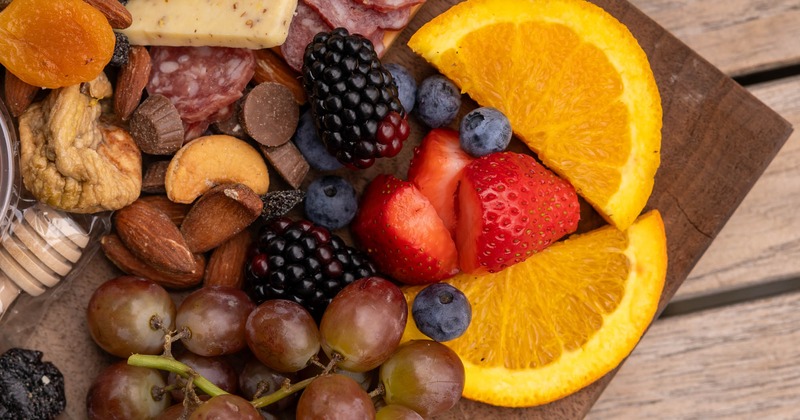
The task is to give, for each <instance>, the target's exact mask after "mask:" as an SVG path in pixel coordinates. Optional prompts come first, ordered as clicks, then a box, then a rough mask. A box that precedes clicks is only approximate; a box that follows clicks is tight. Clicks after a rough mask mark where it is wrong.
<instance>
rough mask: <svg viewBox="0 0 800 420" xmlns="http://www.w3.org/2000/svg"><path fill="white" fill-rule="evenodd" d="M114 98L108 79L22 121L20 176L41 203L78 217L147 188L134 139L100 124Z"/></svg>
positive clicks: (37, 106)
mask: <svg viewBox="0 0 800 420" xmlns="http://www.w3.org/2000/svg"><path fill="white" fill-rule="evenodd" d="M14 4H16V2H15V3H14ZM109 96H111V83H110V82H109V81H108V79H106V77H105V75H104V74H102V73H101V74H100V76H98V78H97V79H95V80H93V81H91V82H89V83H82V84H78V85H72V86H68V87H65V88H61V89H57V90H54V91H52V92H51V93H50V95H49V96H48V97H47V98H46V99H45V100H44V101H42V102H37V103H34V104H33V105H31V106H29V107H28V110H27V111H25V113H23V114H22V116H20V118H19V138H20V172H21V173H22V180H23V181H24V183H25V187H26V188H27V189H28V191H30V192H31V193H32V194H33V195H34V196H35V197H36V198H37V199H38V200H39V201H40V202H43V203H46V204H48V205H50V206H51V207H55V208H57V209H61V210H66V211H69V212H74V213H94V212H98V211H104V210H116V209H119V208H122V207H124V206H126V205H128V204H130V203H131V202H132V201H133V200H135V199H136V198H137V197H138V196H139V193H140V191H141V188H142V156H141V152H140V151H139V148H138V147H137V146H136V142H134V141H133V139H132V138H131V136H130V134H128V132H127V131H126V130H124V129H122V128H120V127H115V126H110V125H107V124H106V123H104V122H102V121H100V114H101V112H102V105H101V103H100V100H101V99H103V98H106V97H109Z"/></svg>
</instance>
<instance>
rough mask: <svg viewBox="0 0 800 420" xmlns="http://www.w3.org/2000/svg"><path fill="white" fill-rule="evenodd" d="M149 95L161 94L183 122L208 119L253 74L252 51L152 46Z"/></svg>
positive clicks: (230, 100)
mask: <svg viewBox="0 0 800 420" xmlns="http://www.w3.org/2000/svg"><path fill="white" fill-rule="evenodd" d="M150 56H151V60H152V66H153V70H152V72H151V74H150V81H149V83H148V84H147V92H148V93H149V94H150V95H154V94H161V95H164V96H166V97H167V98H169V100H170V101H171V102H172V103H173V104H174V105H175V108H177V109H178V113H180V115H181V119H182V120H183V122H184V123H187V124H188V123H196V122H202V121H205V120H207V119H208V118H209V117H210V116H211V115H213V114H214V113H216V112H217V111H219V110H220V109H222V108H224V107H225V106H227V105H229V104H231V103H233V102H234V101H236V100H237V99H239V98H240V97H241V96H242V90H243V89H244V88H245V87H246V86H247V83H248V82H249V81H250V79H252V78H253V73H255V67H256V61H255V56H254V54H253V52H252V51H251V50H247V49H242V48H222V47H151V49H150Z"/></svg>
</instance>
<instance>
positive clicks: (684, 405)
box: [587, 293, 800, 420]
mask: <svg viewBox="0 0 800 420" xmlns="http://www.w3.org/2000/svg"><path fill="white" fill-rule="evenodd" d="M797 343H800V293H793V294H786V295H781V296H779V297H775V298H771V299H765V300H758V301H753V302H748V303H744V304H740V305H734V306H728V307H723V308H720V309H716V310H710V311H706V312H699V313H696V314H692V315H687V316H680V317H674V318H667V319H664V320H661V321H658V322H657V323H655V324H654V325H653V326H652V327H651V329H650V331H649V332H648V333H647V337H646V339H645V340H644V341H642V342H641V343H640V344H639V347H637V349H636V350H635V351H634V353H633V355H632V356H631V357H630V358H629V359H628V360H627V361H626V362H625V365H624V366H623V367H622V368H621V369H620V371H619V373H618V374H617V377H616V379H615V380H614V381H613V382H611V385H609V386H608V388H607V389H606V391H605V393H604V394H603V396H602V397H600V400H599V401H598V402H597V404H596V405H595V407H594V408H593V409H592V411H591V412H590V414H589V416H588V417H587V418H588V419H591V420H595V419H596V420H599V419H649V418H653V419H711V418H748V417H750V416H754V417H756V418H759V419H789V418H797V416H798V413H800V399H798V398H797V395H798V391H797V390H798V389H800V364H798V363H797V360H800V347H798V346H797Z"/></svg>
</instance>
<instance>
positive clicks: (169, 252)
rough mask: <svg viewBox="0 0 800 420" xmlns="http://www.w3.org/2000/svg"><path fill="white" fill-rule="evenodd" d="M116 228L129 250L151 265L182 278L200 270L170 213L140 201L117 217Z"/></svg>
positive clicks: (125, 208) (115, 218) (115, 216)
mask: <svg viewBox="0 0 800 420" xmlns="http://www.w3.org/2000/svg"><path fill="white" fill-rule="evenodd" d="M114 226H115V227H116V228H117V234H118V235H119V237H120V239H122V242H123V243H124V244H125V246H126V247H127V248H128V249H129V250H130V251H131V252H132V253H133V254H134V255H136V256H137V257H139V258H140V259H142V260H143V261H144V262H146V263H147V264H148V265H151V266H153V267H155V268H157V269H159V270H162V271H167V272H170V273H178V274H192V273H194V272H195V270H197V264H196V263H195V259H194V256H193V255H192V252H191V251H189V246H188V245H187V243H186V240H185V239H184V238H183V235H181V232H180V231H179V230H178V227H177V226H175V224H174V223H172V220H171V219H170V218H169V216H167V214H166V213H164V212H163V211H161V210H159V209H158V208H156V207H155V206H153V205H152V204H150V203H147V202H146V201H143V200H136V201H134V202H133V203H131V204H130V205H128V206H126V207H123V208H121V209H119V210H117V211H116V212H115V213H114Z"/></svg>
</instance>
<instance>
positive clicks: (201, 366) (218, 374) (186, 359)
mask: <svg viewBox="0 0 800 420" xmlns="http://www.w3.org/2000/svg"><path fill="white" fill-rule="evenodd" d="M175 359H176V360H177V361H179V362H181V363H183V364H185V365H186V366H189V367H190V368H192V369H193V370H194V371H195V372H197V373H199V374H200V375H201V376H203V377H204V378H206V379H208V380H209V381H211V383H213V384H214V385H216V386H218V387H220V388H222V389H223V390H225V391H226V392H230V393H236V390H237V387H238V383H239V378H238V376H237V375H236V370H235V369H234V368H233V366H231V364H230V363H229V362H228V361H227V360H226V359H225V358H223V357H208V356H198V355H196V354H194V353H192V352H189V351H187V352H183V354H180V355H178V356H176V357H175ZM176 382H177V384H178V386H179V388H176V389H173V390H172V398H173V399H174V400H175V401H183V387H184V386H185V385H186V379H184V378H182V377H179V376H178V375H177V374H175V373H170V374H169V376H168V377H167V384H169V385H173V384H175V383H176ZM197 393H198V394H203V391H200V390H197ZM198 396H199V397H201V399H208V398H209V397H208V395H205V394H203V395H198Z"/></svg>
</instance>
